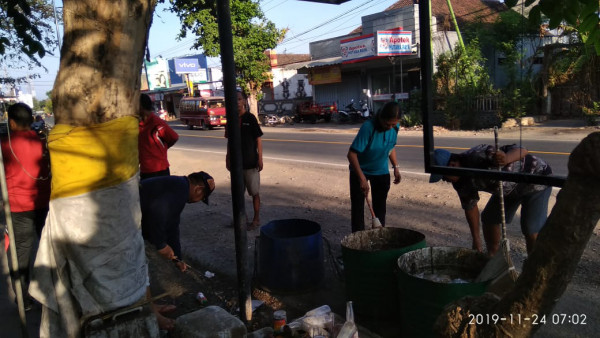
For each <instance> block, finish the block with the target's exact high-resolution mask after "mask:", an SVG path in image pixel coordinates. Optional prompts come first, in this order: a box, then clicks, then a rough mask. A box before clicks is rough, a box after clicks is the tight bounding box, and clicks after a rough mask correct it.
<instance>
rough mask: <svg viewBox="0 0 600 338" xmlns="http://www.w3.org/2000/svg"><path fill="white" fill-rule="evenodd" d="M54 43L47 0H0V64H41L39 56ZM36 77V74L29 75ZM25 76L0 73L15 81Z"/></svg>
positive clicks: (6, 80)
mask: <svg viewBox="0 0 600 338" xmlns="http://www.w3.org/2000/svg"><path fill="white" fill-rule="evenodd" d="M56 45H57V41H56V34H55V32H54V12H53V8H52V4H51V3H49V2H48V1H47V0H0V66H1V67H2V68H6V69H11V70H15V69H27V70H31V69H33V68H34V67H42V68H44V67H43V66H42V64H41V63H40V59H41V58H43V57H44V56H46V54H51V53H50V51H51V50H53V49H54V48H55V46H56ZM30 77H37V75H30ZM25 81H27V77H26V76H21V77H1V76H0V83H9V84H18V83H23V82H25Z"/></svg>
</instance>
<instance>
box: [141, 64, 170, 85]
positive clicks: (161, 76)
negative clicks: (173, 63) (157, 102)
mask: <svg viewBox="0 0 600 338" xmlns="http://www.w3.org/2000/svg"><path fill="white" fill-rule="evenodd" d="M144 62H146V71H147V72H148V89H149V90H154V89H157V88H169V87H170V86H171V85H170V82H169V64H168V63H167V60H164V59H154V60H152V61H150V62H148V61H144Z"/></svg>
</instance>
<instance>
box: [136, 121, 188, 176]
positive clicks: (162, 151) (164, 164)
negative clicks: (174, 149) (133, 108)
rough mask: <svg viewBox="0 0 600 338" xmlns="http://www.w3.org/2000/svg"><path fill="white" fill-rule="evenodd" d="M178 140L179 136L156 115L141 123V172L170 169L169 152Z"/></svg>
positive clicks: (139, 142) (139, 147)
mask: <svg viewBox="0 0 600 338" xmlns="http://www.w3.org/2000/svg"><path fill="white" fill-rule="evenodd" d="M178 139H179V135H177V133H176V132H175V131H174V130H173V129H171V127H169V125H168V124H167V123H166V122H165V121H163V120H161V119H160V118H159V117H158V116H156V115H155V114H150V115H148V117H147V118H146V120H145V121H141V122H140V134H139V140H138V151H139V157H140V172H141V173H153V172H156V171H161V170H165V169H167V168H169V161H168V160H167V150H168V149H169V148H170V147H171V146H173V145H174V144H175V142H177V140H178Z"/></svg>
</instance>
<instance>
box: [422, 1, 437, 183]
mask: <svg viewBox="0 0 600 338" xmlns="http://www.w3.org/2000/svg"><path fill="white" fill-rule="evenodd" d="M419 39H420V43H421V90H422V101H421V115H422V118H423V129H424V130H423V151H424V158H425V172H431V158H432V156H433V147H434V144H433V126H432V124H431V112H432V109H433V107H432V106H433V89H432V82H431V77H432V75H433V61H432V46H431V2H430V1H419Z"/></svg>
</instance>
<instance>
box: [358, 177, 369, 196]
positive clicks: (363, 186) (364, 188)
mask: <svg viewBox="0 0 600 338" xmlns="http://www.w3.org/2000/svg"><path fill="white" fill-rule="evenodd" d="M360 190H362V192H363V194H364V195H365V197H366V196H367V195H368V194H369V181H367V179H366V178H363V179H361V180H360Z"/></svg>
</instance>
